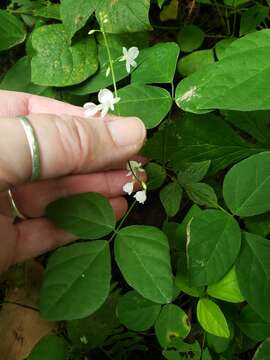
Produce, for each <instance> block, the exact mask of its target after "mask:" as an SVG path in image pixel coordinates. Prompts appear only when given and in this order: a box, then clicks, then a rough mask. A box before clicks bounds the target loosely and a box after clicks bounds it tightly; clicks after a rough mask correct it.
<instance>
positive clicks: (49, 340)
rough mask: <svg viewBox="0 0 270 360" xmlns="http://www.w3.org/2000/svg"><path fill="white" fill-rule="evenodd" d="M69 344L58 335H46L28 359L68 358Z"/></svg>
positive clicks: (58, 359)
mask: <svg viewBox="0 0 270 360" xmlns="http://www.w3.org/2000/svg"><path fill="white" fill-rule="evenodd" d="M69 352H70V349H69V344H68V343H67V342H66V340H64V338H62V337H59V336H56V335H48V336H44V337H43V338H42V339H41V340H40V341H39V342H38V343H37V344H36V345H35V347H34V348H33V350H32V352H31V354H30V355H29V357H28V358H27V360H47V359H50V360H67V359H68V356H69Z"/></svg>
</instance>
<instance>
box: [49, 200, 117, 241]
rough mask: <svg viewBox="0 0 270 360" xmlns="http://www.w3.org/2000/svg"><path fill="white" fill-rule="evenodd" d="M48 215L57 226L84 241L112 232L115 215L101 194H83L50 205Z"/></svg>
mask: <svg viewBox="0 0 270 360" xmlns="http://www.w3.org/2000/svg"><path fill="white" fill-rule="evenodd" d="M46 214H47V216H48V217H49V219H50V220H51V221H53V222H54V223H55V224H56V225H57V226H59V227H61V228H62V229H64V230H66V231H67V232H70V233H72V234H74V235H77V236H78V237H80V238H82V239H98V238H101V237H102V236H105V235H107V234H109V233H110V232H112V231H113V230H114V227H115V222H116V219H115V215H114V212H113V209H112V207H111V204H110V203H109V201H108V200H107V198H105V197H104V196H102V195H100V194H99V193H83V194H79V195H73V196H70V197H67V198H61V199H59V200H56V201H54V202H53V203H51V204H49V206H48V207H47V209H46Z"/></svg>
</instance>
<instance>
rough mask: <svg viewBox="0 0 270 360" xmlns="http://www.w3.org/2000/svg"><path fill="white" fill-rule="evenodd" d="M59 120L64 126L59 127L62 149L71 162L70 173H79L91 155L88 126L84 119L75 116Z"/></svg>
mask: <svg viewBox="0 0 270 360" xmlns="http://www.w3.org/2000/svg"><path fill="white" fill-rule="evenodd" d="M61 120H62V123H63V124H64V126H62V124H61V126H60V127H59V131H60V132H61V133H60V141H61V146H62V149H63V151H64V153H65V154H66V159H68V161H70V162H71V167H72V170H71V171H73V172H77V171H80V170H81V169H82V168H83V166H84V164H85V163H86V161H89V158H91V154H92V151H91V144H92V141H91V138H90V137H91V132H90V131H89V126H88V124H87V123H86V122H85V121H84V119H82V118H79V117H75V116H69V115H63V116H61Z"/></svg>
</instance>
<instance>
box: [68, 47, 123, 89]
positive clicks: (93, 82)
mask: <svg viewBox="0 0 270 360" xmlns="http://www.w3.org/2000/svg"><path fill="white" fill-rule="evenodd" d="M110 52H111V56H112V61H113V69H114V75H115V81H116V82H117V81H119V80H122V79H124V78H125V77H127V76H128V75H129V74H128V73H127V70H126V67H125V65H124V63H123V62H119V61H118V60H119V57H120V56H121V55H122V48H121V49H120V48H116V49H115V48H110ZM98 58H99V64H100V67H99V70H98V72H97V73H96V74H95V75H93V76H92V77H91V78H90V79H88V80H87V81H86V82H84V83H83V84H81V85H79V86H77V87H74V88H72V90H71V92H72V94H76V95H87V94H92V93H95V92H97V91H99V90H100V89H104V88H106V87H108V86H110V85H112V84H113V79H112V74H111V72H110V74H109V75H108V76H106V72H107V69H108V67H109V61H108V54H107V50H106V48H105V47H104V46H99V47H98Z"/></svg>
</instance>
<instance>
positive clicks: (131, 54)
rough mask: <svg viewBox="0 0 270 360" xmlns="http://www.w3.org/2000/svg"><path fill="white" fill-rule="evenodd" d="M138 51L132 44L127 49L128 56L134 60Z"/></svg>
mask: <svg viewBox="0 0 270 360" xmlns="http://www.w3.org/2000/svg"><path fill="white" fill-rule="evenodd" d="M139 53H140V51H139V49H138V48H137V46H132V47H131V48H129V49H128V57H129V58H132V59H133V60H135V59H136V58H137V57H138V55H139Z"/></svg>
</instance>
